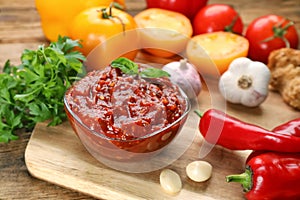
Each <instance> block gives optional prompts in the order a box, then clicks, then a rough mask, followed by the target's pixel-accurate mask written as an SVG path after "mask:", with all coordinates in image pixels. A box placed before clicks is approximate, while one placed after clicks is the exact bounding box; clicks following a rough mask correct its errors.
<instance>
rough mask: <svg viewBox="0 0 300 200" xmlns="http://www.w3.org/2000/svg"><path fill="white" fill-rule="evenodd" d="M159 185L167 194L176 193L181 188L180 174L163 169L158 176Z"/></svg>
mask: <svg viewBox="0 0 300 200" xmlns="http://www.w3.org/2000/svg"><path fill="white" fill-rule="evenodd" d="M159 181H160V185H161V187H162V188H163V190H164V191H166V192H167V193H169V194H176V193H178V192H180V190H181V188H182V182H181V179H180V176H179V175H178V174H177V173H176V172H175V171H173V170H171V169H164V170H162V171H161V173H160V176H159Z"/></svg>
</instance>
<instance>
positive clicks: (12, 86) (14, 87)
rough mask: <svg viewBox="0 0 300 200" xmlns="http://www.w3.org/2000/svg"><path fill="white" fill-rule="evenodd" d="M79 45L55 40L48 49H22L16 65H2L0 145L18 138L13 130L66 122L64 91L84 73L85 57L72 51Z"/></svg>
mask: <svg viewBox="0 0 300 200" xmlns="http://www.w3.org/2000/svg"><path fill="white" fill-rule="evenodd" d="M80 46H81V45H80V44H79V43H78V41H75V40H71V39H70V38H67V37H59V38H58V40H57V42H52V43H50V45H49V46H48V47H45V46H39V47H38V49H37V50H24V52H23V53H22V55H21V64H20V65H18V66H12V65H11V64H10V62H9V60H8V61H7V62H6V63H5V66H4V69H3V73H1V74H0V118H1V122H0V142H9V141H10V140H16V139H18V136H17V135H16V134H15V131H16V130H17V129H21V128H25V129H32V128H33V127H34V126H35V124H36V123H38V122H43V121H45V120H49V124H48V125H49V126H54V125H57V124H60V123H61V122H62V121H63V120H65V119H66V114H65V112H64V103H63V97H64V94H65V91H66V90H67V89H68V88H69V87H70V86H71V84H72V83H73V82H74V81H76V80H78V79H79V78H80V77H81V76H83V75H84V74H85V71H84V67H83V64H82V61H84V60H85V57H84V56H83V55H82V54H81V53H79V52H76V51H73V50H74V48H75V47H80Z"/></svg>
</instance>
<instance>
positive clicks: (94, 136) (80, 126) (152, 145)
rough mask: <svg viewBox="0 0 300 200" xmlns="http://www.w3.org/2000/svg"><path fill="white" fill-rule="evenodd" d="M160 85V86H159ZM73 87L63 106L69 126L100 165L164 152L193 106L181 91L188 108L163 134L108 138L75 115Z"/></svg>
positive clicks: (143, 157) (136, 159)
mask: <svg viewBox="0 0 300 200" xmlns="http://www.w3.org/2000/svg"><path fill="white" fill-rule="evenodd" d="M159 84H160V83H159ZM73 87H74V85H73V86H71V87H70V88H69V90H68V91H67V92H66V94H65V97H64V105H65V111H66V114H67V117H68V119H69V122H70V124H71V126H72V128H73V130H74V132H75V133H76V135H77V136H78V138H79V139H80V141H81V143H82V144H83V145H84V147H85V148H86V149H87V150H88V152H89V153H90V154H91V155H92V156H93V157H94V158H96V159H97V160H98V161H100V162H103V163H107V160H112V162H134V161H141V160H149V159H150V158H151V157H153V156H155V155H157V154H159V153H160V152H161V151H163V150H164V149H165V148H166V147H167V146H168V145H169V144H170V143H171V142H172V140H174V138H175V137H176V136H177V135H178V133H179V132H180V130H181V129H182V127H183V125H184V124H185V122H186V120H187V117H188V113H189V111H190V109H191V103H190V101H189V99H188V97H187V95H186V94H185V93H184V92H183V91H182V90H181V89H180V88H179V91H180V94H181V96H182V97H183V99H184V102H185V104H186V106H185V109H184V111H183V113H182V115H181V116H180V117H179V118H178V119H176V120H175V121H174V122H172V123H171V124H169V125H167V126H165V127H163V128H161V129H160V130H157V131H154V132H150V133H149V134H146V135H144V136H141V137H137V138H131V139H126V138H125V139H124V138H114V137H109V136H108V135H107V134H104V133H103V130H99V129H97V131H96V130H93V129H91V128H90V126H89V125H87V124H86V123H85V122H84V121H85V120H86V119H83V118H82V117H80V116H78V115H77V114H75V112H73V110H72V109H71V106H70V104H69V100H68V98H69V96H70V93H71V91H72V88H73Z"/></svg>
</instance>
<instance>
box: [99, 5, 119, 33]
mask: <svg viewBox="0 0 300 200" xmlns="http://www.w3.org/2000/svg"><path fill="white" fill-rule="evenodd" d="M114 6H115V4H114V3H111V4H110V5H109V7H108V13H107V8H102V9H101V10H100V11H101V13H102V18H103V19H112V18H117V19H118V20H119V21H120V22H121V25H122V31H123V33H124V34H125V24H124V22H123V20H122V19H121V18H120V17H119V16H114V15H113V13H112V8H113V7H114Z"/></svg>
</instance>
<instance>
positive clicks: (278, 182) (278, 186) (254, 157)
mask: <svg viewBox="0 0 300 200" xmlns="http://www.w3.org/2000/svg"><path fill="white" fill-rule="evenodd" d="M226 181H227V182H239V183H241V184H242V186H243V188H244V191H245V197H246V198H247V199H248V200H252V199H254V200H260V199H268V200H277V199H278V200H281V199H289V200H294V199H295V200H296V199H300V153H281V152H254V153H252V154H250V156H249V157H248V160H247V162H246V171H245V172H244V173H242V174H239V175H229V176H226Z"/></svg>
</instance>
